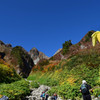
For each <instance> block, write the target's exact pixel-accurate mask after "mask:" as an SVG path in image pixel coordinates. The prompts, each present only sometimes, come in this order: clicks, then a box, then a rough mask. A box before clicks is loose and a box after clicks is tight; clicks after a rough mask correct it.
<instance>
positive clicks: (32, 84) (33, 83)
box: [30, 81, 39, 88]
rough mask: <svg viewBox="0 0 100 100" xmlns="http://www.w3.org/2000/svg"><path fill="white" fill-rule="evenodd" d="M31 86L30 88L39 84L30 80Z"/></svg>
mask: <svg viewBox="0 0 100 100" xmlns="http://www.w3.org/2000/svg"><path fill="white" fill-rule="evenodd" d="M30 85H31V87H30V88H38V87H39V84H38V83H37V82H35V81H33V82H31V84H30Z"/></svg>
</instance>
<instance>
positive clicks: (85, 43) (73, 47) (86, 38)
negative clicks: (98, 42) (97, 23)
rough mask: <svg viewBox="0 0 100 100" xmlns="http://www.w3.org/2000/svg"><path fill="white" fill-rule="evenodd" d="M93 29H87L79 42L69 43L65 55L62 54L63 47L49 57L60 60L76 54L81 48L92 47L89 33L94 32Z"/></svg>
mask: <svg viewBox="0 0 100 100" xmlns="http://www.w3.org/2000/svg"><path fill="white" fill-rule="evenodd" d="M94 32H95V31H93V30H91V31H89V32H88V33H87V34H86V35H85V36H84V37H83V38H82V39H81V40H80V42H78V43H77V44H74V45H71V46H70V47H69V51H68V52H66V54H65V55H62V54H63V48H62V50H60V51H59V52H58V53H56V54H55V55H54V56H52V58H51V59H53V60H61V59H66V58H68V57H70V56H72V55H74V54H77V53H78V52H79V51H81V50H83V49H89V48H91V47H92V38H91V35H92V34H93V33H94Z"/></svg>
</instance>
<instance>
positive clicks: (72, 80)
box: [66, 76, 76, 85]
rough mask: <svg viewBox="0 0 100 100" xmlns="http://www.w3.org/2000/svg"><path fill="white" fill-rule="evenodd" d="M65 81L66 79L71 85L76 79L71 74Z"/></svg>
mask: <svg viewBox="0 0 100 100" xmlns="http://www.w3.org/2000/svg"><path fill="white" fill-rule="evenodd" d="M66 81H67V82H68V83H69V84H70V85H73V84H74V82H75V81H76V79H75V78H73V77H72V76H70V77H69V78H68V79H67V80H66Z"/></svg>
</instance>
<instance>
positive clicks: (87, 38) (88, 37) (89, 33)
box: [85, 31, 93, 42]
mask: <svg viewBox="0 0 100 100" xmlns="http://www.w3.org/2000/svg"><path fill="white" fill-rule="evenodd" d="M92 34H93V32H91V31H90V32H88V34H87V36H86V37H85V42H88V41H89V40H90V38H91V35H92Z"/></svg>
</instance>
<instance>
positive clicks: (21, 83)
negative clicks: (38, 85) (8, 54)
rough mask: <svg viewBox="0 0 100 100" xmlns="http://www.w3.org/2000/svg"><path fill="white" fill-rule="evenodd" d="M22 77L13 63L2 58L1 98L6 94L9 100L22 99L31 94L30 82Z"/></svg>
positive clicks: (0, 74) (0, 67)
mask: <svg viewBox="0 0 100 100" xmlns="http://www.w3.org/2000/svg"><path fill="white" fill-rule="evenodd" d="M21 79H22V78H21V77H20V76H19V75H18V74H17V73H16V72H15V70H14V69H13V67H11V65H9V64H7V63H6V62H5V61H4V60H2V59H0V98H1V97H2V96H3V95H5V96H8V97H9V100H15V99H16V100H21V98H23V97H24V96H25V95H27V94H29V93H30V89H29V83H28V82H27V81H25V80H21Z"/></svg>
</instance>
